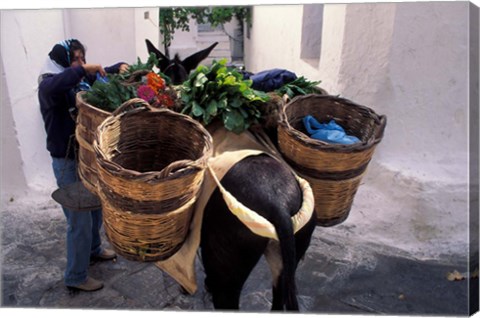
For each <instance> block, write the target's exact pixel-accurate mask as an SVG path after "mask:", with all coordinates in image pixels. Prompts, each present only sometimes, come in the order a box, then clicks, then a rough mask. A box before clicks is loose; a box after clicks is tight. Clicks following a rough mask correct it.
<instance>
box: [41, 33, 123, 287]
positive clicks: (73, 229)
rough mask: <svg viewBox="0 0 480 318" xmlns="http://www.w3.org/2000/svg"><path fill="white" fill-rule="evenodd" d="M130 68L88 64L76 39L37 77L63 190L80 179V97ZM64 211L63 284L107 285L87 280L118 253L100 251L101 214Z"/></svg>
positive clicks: (55, 51)
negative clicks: (90, 271)
mask: <svg viewBox="0 0 480 318" xmlns="http://www.w3.org/2000/svg"><path fill="white" fill-rule="evenodd" d="M128 66H129V65H128V64H127V63H123V62H120V63H117V64H115V65H113V66H111V67H105V68H103V67H102V65H100V64H87V63H86V59H85V47H84V45H83V44H82V43H81V42H80V41H79V40H77V39H68V40H64V41H62V42H60V43H58V44H55V45H54V47H53V48H52V50H51V51H50V52H49V54H48V57H47V59H46V62H45V64H44V66H43V68H42V70H41V71H40V76H39V78H38V82H39V86H38V99H39V103H40V111H41V114H42V117H43V121H44V124H45V125H44V126H45V130H46V133H47V150H48V151H49V152H50V155H51V157H52V167H53V172H54V175H55V178H56V182H57V185H58V186H59V187H62V186H66V185H68V184H71V183H74V182H77V180H78V175H77V162H76V158H75V143H76V142H75V140H74V138H75V120H74V116H73V115H72V110H74V109H76V106H75V95H76V93H77V92H78V91H80V90H87V89H89V87H90V85H92V84H93V83H94V81H95V80H96V78H97V76H102V77H103V76H105V75H106V73H119V72H124V71H125V70H127V69H128ZM62 209H63V213H64V214H65V217H66V220H67V235H66V240H67V242H66V244H67V265H66V269H65V273H64V282H65V285H66V286H67V287H68V288H71V289H76V290H83V291H94V290H98V289H101V288H102V287H103V282H101V281H99V280H96V279H94V278H92V277H90V276H88V275H87V272H88V267H89V266H90V263H91V262H92V261H95V260H99V261H102V260H112V259H114V258H115V257H116V254H115V252H114V251H112V250H110V249H107V248H102V244H101V243H102V242H101V237H100V229H101V226H102V210H101V209H96V210H92V211H87V212H85V211H73V210H70V209H68V208H66V207H63V206H62Z"/></svg>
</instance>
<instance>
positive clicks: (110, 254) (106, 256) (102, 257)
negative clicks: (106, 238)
mask: <svg viewBox="0 0 480 318" xmlns="http://www.w3.org/2000/svg"><path fill="white" fill-rule="evenodd" d="M116 257H117V254H116V253H115V252H114V251H112V250H111V249H108V248H104V249H103V250H102V251H101V252H100V253H99V254H98V255H95V256H92V257H91V260H92V261H109V260H112V259H114V258H116Z"/></svg>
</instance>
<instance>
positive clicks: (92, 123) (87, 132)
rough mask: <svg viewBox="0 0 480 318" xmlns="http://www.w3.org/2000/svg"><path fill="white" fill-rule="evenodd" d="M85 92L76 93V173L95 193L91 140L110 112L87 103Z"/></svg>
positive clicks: (94, 167) (95, 165) (95, 177)
mask: <svg viewBox="0 0 480 318" xmlns="http://www.w3.org/2000/svg"><path fill="white" fill-rule="evenodd" d="M85 93H86V92H80V93H78V94H77V100H76V103H77V108H78V115H77V126H76V128H75V137H76V139H77V141H78V145H79V148H78V174H79V176H80V180H81V181H82V183H83V185H84V186H85V187H86V188H87V189H88V190H89V191H90V192H92V193H94V194H96V193H97V163H96V161H95V152H94V150H93V141H94V139H95V131H96V130H97V127H98V126H99V125H100V124H101V123H102V122H103V121H104V120H105V119H106V118H107V117H108V116H110V115H111V113H110V112H107V111H105V110H102V109H100V108H97V107H95V106H93V105H90V104H88V103H87V102H86V101H85V99H84V96H85Z"/></svg>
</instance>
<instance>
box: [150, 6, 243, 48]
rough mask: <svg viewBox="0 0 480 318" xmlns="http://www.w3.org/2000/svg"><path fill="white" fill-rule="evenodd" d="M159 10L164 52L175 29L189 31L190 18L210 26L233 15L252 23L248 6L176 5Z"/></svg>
mask: <svg viewBox="0 0 480 318" xmlns="http://www.w3.org/2000/svg"><path fill="white" fill-rule="evenodd" d="M159 11H160V12H159V25H160V33H161V34H162V35H163V45H164V47H165V52H167V51H168V47H169V46H170V44H171V43H172V40H173V35H174V33H175V31H176V30H182V31H190V26H189V24H188V22H189V21H190V19H193V20H195V21H196V22H197V23H198V24H201V23H206V22H208V23H210V24H211V25H212V27H216V26H218V25H222V24H225V23H227V22H230V21H231V20H232V18H233V17H236V18H237V19H238V21H240V22H246V23H247V24H248V25H249V26H250V25H251V23H252V14H251V8H250V7H241V6H233V7H178V8H160V10H159Z"/></svg>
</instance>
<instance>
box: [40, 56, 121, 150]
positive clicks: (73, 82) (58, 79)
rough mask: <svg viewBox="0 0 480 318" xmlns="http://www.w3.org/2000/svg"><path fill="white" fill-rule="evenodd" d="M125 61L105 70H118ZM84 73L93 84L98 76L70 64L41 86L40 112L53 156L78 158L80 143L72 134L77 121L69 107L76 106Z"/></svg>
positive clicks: (50, 75) (47, 78) (115, 71)
mask: <svg viewBox="0 0 480 318" xmlns="http://www.w3.org/2000/svg"><path fill="white" fill-rule="evenodd" d="M121 64H122V62H121V63H117V64H115V65H112V66H110V67H106V68H105V71H106V72H107V73H118V72H119V69H120V65H121ZM84 77H85V79H86V81H87V82H88V83H89V84H93V82H94V81H95V77H94V76H87V74H86V73H85V70H84V68H83V67H81V66H77V67H67V68H66V69H65V70H64V71H63V72H62V73H58V74H48V75H46V76H44V78H43V80H42V81H41V82H40V84H39V86H38V100H39V102H40V112H41V113H42V117H43V121H44V124H45V131H46V132H47V150H48V151H49V152H50V155H51V156H52V157H56V158H70V159H75V151H74V149H75V147H76V144H75V143H74V140H75V139H74V137H71V136H74V135H75V121H74V120H73V118H72V116H71V115H70V111H69V110H70V108H74V107H76V105H75V95H76V89H75V88H76V87H77V85H78V84H79V83H80V82H81V80H82V79H83V78H84ZM70 138H71V140H72V141H71V145H70V146H69V141H70ZM67 150H68V153H67Z"/></svg>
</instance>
